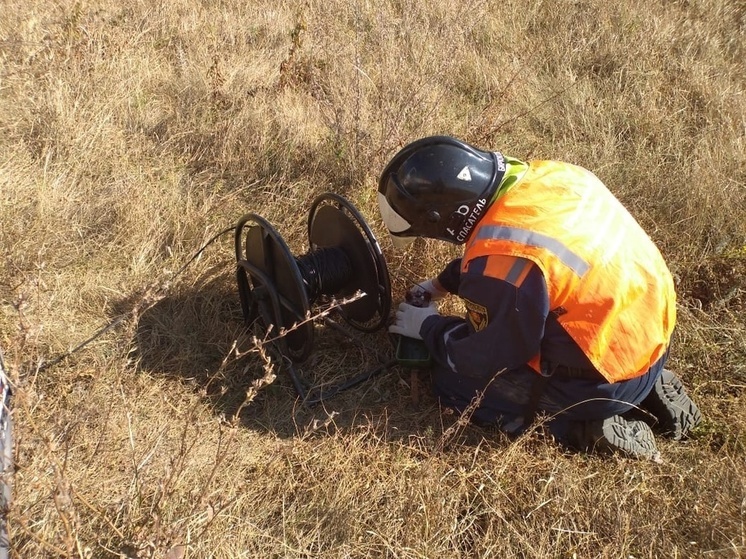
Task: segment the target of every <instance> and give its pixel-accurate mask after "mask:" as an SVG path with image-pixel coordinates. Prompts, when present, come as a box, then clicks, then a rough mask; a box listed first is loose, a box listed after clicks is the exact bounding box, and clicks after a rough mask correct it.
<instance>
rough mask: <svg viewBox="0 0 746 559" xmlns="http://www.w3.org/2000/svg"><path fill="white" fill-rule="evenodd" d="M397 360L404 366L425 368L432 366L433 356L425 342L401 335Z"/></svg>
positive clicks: (398, 342) (397, 347) (397, 346)
mask: <svg viewBox="0 0 746 559" xmlns="http://www.w3.org/2000/svg"><path fill="white" fill-rule="evenodd" d="M396 360H397V361H398V362H399V365H402V366H404V367H409V368H411V369H425V368H427V367H429V366H430V361H431V358H430V352H429V351H428V349H427V346H426V345H425V342H423V341H422V340H418V339H416V338H410V337H408V336H399V340H398V341H397V343H396Z"/></svg>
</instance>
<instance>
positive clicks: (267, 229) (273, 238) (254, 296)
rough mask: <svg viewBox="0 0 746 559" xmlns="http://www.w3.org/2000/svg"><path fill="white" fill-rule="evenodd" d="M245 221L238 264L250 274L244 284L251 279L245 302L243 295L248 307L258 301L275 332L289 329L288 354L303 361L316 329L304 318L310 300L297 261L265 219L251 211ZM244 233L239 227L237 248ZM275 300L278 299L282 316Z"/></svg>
mask: <svg viewBox="0 0 746 559" xmlns="http://www.w3.org/2000/svg"><path fill="white" fill-rule="evenodd" d="M252 223H253V224H252ZM245 225H248V228H247V229H246V232H245V249H246V252H245V259H243V262H241V260H239V264H242V263H243V264H244V266H243V267H244V268H245V269H246V270H247V271H248V276H249V282H244V287H243V288H244V289H245V284H246V283H250V290H249V293H248V294H242V295H241V298H242V305H243V304H244V299H246V301H247V304H246V307H248V308H251V307H252V305H253V304H256V305H257V307H258V312H259V315H260V316H261V318H262V320H263V321H264V323H265V325H266V326H267V327H269V326H270V325H274V326H275V328H276V331H275V332H273V333H272V335H273V336H276V335H277V334H279V330H280V329H285V330H288V332H287V333H286V335H285V336H284V337H283V341H284V345H285V348H286V350H287V356H288V357H290V359H292V360H293V361H295V362H300V361H304V360H305V359H306V358H307V357H308V356H309V354H310V353H311V349H312V346H313V332H314V329H313V323H312V322H311V321H305V320H306V317H307V316H308V315H309V313H310V308H311V304H310V301H309V298H308V293H307V292H306V288H305V285H304V281H303V277H302V276H301V273H300V270H299V268H298V263H297V262H296V260H295V257H294V256H293V254H292V253H291V252H290V249H289V248H288V246H287V244H286V243H285V241H284V240H283V239H282V237H281V236H280V235H279V234H278V233H277V231H276V230H275V229H274V228H273V227H272V226H271V225H270V224H269V222H267V221H266V220H265V219H263V218H261V217H259V216H257V215H254V214H249V215H248V216H245V217H244V218H242V220H241V221H240V222H239V226H240V228H241V229H242V230H243V228H244V226H245ZM241 234H242V232H241V231H239V230H238V228H237V231H236V235H237V251H238V250H239V249H238V242H239V241H238V236H239V235H241ZM252 271H253V272H252ZM239 278H240V274H239ZM241 284H242V282H241V280H240V279H239V289H242V285H241ZM273 300H277V301H279V316H278V313H277V310H276V305H275V304H272V301H273ZM304 321H305V322H304ZM291 328H292V330H291Z"/></svg>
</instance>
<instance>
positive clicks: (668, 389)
mask: <svg viewBox="0 0 746 559" xmlns="http://www.w3.org/2000/svg"><path fill="white" fill-rule="evenodd" d="M643 407H644V408H645V409H647V410H648V411H650V412H651V413H652V414H653V415H655V417H656V418H657V419H658V423H657V424H656V425H654V427H655V428H656V430H657V431H660V433H661V434H662V435H665V436H667V437H670V438H672V439H673V440H675V441H678V440H681V439H682V438H684V437H685V436H687V435H688V434H689V431H691V430H692V429H693V428H694V427H696V426H697V425H699V424H700V423H701V422H702V412H700V411H699V408H698V407H697V405H696V404H695V403H694V402H693V401H692V399H691V398H689V396H688V395H687V393H686V390H685V389H684V385H683V384H682V383H681V380H680V379H679V378H678V377H677V376H676V375H674V374H673V373H671V372H670V371H668V370H666V369H664V370H663V372H662V373H661V378H660V379H659V381H656V383H655V387H654V388H653V393H651V394H650V395H649V396H648V397H647V398H645V400H644V401H643Z"/></svg>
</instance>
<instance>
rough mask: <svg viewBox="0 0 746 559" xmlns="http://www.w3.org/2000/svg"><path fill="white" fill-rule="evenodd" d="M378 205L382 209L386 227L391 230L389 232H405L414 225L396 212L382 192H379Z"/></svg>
mask: <svg viewBox="0 0 746 559" xmlns="http://www.w3.org/2000/svg"><path fill="white" fill-rule="evenodd" d="M378 207H379V209H380V210H381V218H382V219H383V224H384V225H385V226H386V229H388V230H389V233H392V234H396V233H403V232H404V231H406V230H407V229H409V228H410V227H412V224H411V223H409V222H408V221H407V220H406V219H404V218H403V217H402V216H400V215H399V214H398V213H396V210H395V209H394V208H392V207H391V205H390V204H389V201H388V200H386V196H384V195H383V193H381V192H379V193H378Z"/></svg>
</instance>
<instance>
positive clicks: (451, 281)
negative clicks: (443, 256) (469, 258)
mask: <svg viewBox="0 0 746 559" xmlns="http://www.w3.org/2000/svg"><path fill="white" fill-rule="evenodd" d="M438 281H439V282H440V285H442V286H443V289H445V290H446V291H448V293H453V294H457V293H458V290H459V285H460V284H461V259H460V258H456V259H455V260H451V263H450V264H448V266H446V267H445V269H444V270H443V271H442V272H441V273H440V274H438Z"/></svg>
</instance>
